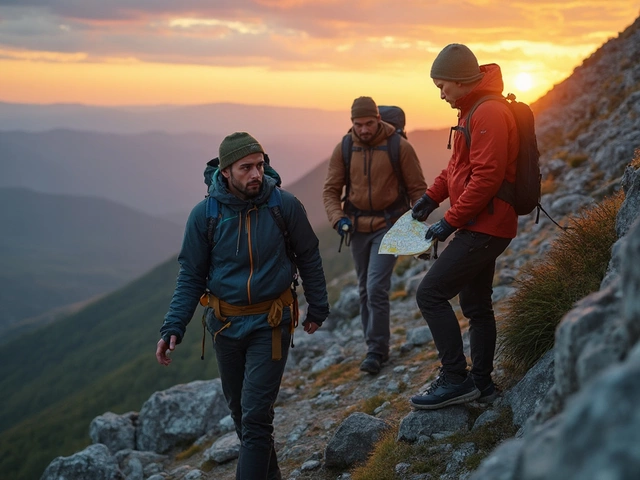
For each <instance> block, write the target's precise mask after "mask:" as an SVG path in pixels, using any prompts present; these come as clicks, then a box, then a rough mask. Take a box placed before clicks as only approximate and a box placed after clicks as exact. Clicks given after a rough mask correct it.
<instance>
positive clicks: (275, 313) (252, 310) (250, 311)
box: [200, 288, 299, 361]
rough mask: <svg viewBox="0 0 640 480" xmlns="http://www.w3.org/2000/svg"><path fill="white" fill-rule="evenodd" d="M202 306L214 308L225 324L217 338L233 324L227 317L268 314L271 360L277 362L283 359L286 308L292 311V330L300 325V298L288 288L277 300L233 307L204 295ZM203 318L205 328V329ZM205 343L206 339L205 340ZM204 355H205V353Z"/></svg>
mask: <svg viewBox="0 0 640 480" xmlns="http://www.w3.org/2000/svg"><path fill="white" fill-rule="evenodd" d="M200 305H202V306H203V307H210V308H213V311H214V312H215V315H216V318H217V319H218V320H220V321H221V322H223V323H224V326H223V327H222V328H221V329H220V330H218V331H217V332H216V333H215V334H214V341H215V336H216V335H217V334H218V333H220V332H221V331H222V330H224V329H225V328H228V327H229V326H231V322H230V321H227V317H239V316H243V315H260V314H263V313H268V314H269V315H268V316H267V322H269V326H270V327H271V328H272V330H271V359H272V360H274V361H276V360H280V359H281V358H282V342H281V339H282V336H281V332H280V329H279V328H276V327H278V326H279V325H280V322H281V321H282V313H283V311H284V308H285V307H289V309H290V311H291V327H290V328H291V330H292V331H293V329H294V328H295V327H296V326H297V324H298V314H299V312H298V298H297V296H296V295H295V294H294V293H293V290H292V289H291V288H287V289H286V290H285V291H284V292H282V294H281V295H280V296H279V297H278V298H276V299H275V300H266V301H264V302H260V303H254V304H252V305H232V304H230V303H227V302H225V301H224V300H220V299H219V298H218V297H216V296H215V295H212V294H211V293H208V292H207V293H204V294H203V295H202V296H201V297H200ZM204 326H205V325H204V318H203V327H204ZM203 342H204V339H203ZM203 355H204V353H203Z"/></svg>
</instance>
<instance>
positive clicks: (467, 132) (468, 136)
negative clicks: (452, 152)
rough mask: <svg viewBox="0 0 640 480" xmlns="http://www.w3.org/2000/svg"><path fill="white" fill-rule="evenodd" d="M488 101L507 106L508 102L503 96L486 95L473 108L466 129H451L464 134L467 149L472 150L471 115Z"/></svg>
mask: <svg viewBox="0 0 640 480" xmlns="http://www.w3.org/2000/svg"><path fill="white" fill-rule="evenodd" d="M487 100H497V101H499V102H502V103H504V104H505V105H507V103H506V102H507V100H506V99H505V98H504V97H503V96H502V95H485V96H484V97H481V98H480V99H479V100H478V101H477V102H476V103H475V104H474V105H473V107H471V110H470V111H469V114H468V115H467V122H466V124H465V126H464V127H451V129H452V130H458V131H461V132H462V133H463V134H464V139H465V141H466V142H467V148H471V115H473V113H474V112H475V111H476V109H477V108H478V107H479V106H480V105H481V104H482V103H484V102H486V101H487Z"/></svg>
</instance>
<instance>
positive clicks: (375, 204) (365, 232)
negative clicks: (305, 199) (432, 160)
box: [322, 97, 426, 375]
mask: <svg viewBox="0 0 640 480" xmlns="http://www.w3.org/2000/svg"><path fill="white" fill-rule="evenodd" d="M351 122H352V128H351V130H350V131H349V133H348V134H347V135H349V136H350V137H351V140H352V144H353V146H352V148H351V151H350V153H351V155H350V160H349V159H345V158H343V157H344V155H343V142H340V143H339V144H338V145H337V146H336V148H335V149H334V151H333V154H332V155H331V160H330V161H329V169H328V172H327V178H326V180H325V184H324V190H323V194H322V195H323V200H324V207H325V210H326V212H327V216H328V218H329V222H331V225H332V226H333V228H335V229H336V230H337V231H338V233H339V234H340V235H341V236H342V237H343V238H350V240H351V243H350V248H351V254H352V255H353V260H354V264H355V269H356V273H357V276H358V287H359V292H360V315H361V319H362V328H363V330H364V336H365V339H366V342H367V355H366V358H365V359H364V361H363V362H362V364H361V365H360V370H362V371H365V372H369V373H371V374H374V375H375V374H377V373H378V372H379V371H380V368H381V365H382V364H383V363H384V362H385V361H387V360H388V358H389V337H390V332H389V289H390V288H391V274H392V272H393V267H394V266H395V263H396V257H395V256H394V255H385V254H382V255H380V254H378V248H379V247H380V242H381V240H382V237H383V236H384V234H385V233H387V231H388V230H389V228H391V226H392V225H393V224H394V223H395V221H396V220H397V219H398V218H400V216H402V214H404V213H405V212H407V211H408V210H409V209H410V208H411V204H413V203H414V202H415V201H416V200H418V199H419V198H420V197H421V196H422V194H423V193H424V191H425V189H426V183H425V181H424V177H423V174H422V168H421V167H420V162H419V160H418V157H417V155H416V153H415V151H414V149H413V147H412V146H411V144H410V143H409V142H408V141H407V140H406V139H405V138H403V137H402V136H401V135H400V134H399V133H397V132H396V128H395V127H394V126H393V125H391V124H389V123H386V122H384V121H382V120H381V118H380V113H379V111H378V107H377V105H376V103H375V101H374V100H373V99H372V98H371V97H359V98H356V99H355V100H354V102H353V105H352V107H351ZM394 136H396V137H397V138H392V137H394ZM345 140H348V137H347V138H345ZM398 140H399V142H398ZM398 143H399V146H397V145H398ZM394 144H395V145H396V148H397V149H399V152H397V154H395V153H390V152H389V148H388V147H390V146H391V147H392V148H393V145H394ZM394 154H395V155H397V159H398V161H397V167H398V168H394V166H393V164H392V161H391V158H392V155H394ZM347 165H349V168H348V171H347ZM345 187H346V198H343V188H345Z"/></svg>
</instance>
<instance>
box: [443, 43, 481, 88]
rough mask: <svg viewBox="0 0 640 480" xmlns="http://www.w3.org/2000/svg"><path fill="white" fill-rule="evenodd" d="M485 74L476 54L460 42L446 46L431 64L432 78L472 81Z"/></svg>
mask: <svg viewBox="0 0 640 480" xmlns="http://www.w3.org/2000/svg"><path fill="white" fill-rule="evenodd" d="M483 76H484V73H482V72H481V71H480V67H479V66H478V59H477V58H476V56H475V55H474V54H473V52H472V51H471V50H469V47H467V46H466V45H461V44H459V43H452V44H450V45H447V46H446V47H444V48H443V49H442V51H441V52H440V53H439V54H438V56H437V57H436V59H435V60H434V61H433V65H432V66H431V78H437V79H440V80H450V81H453V82H459V83H472V82H475V81H476V80H480V79H481V78H482V77H483Z"/></svg>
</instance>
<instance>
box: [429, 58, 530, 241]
mask: <svg viewBox="0 0 640 480" xmlns="http://www.w3.org/2000/svg"><path fill="white" fill-rule="evenodd" d="M480 69H481V71H483V72H484V73H485V75H484V77H483V79H482V80H481V82H480V83H479V84H478V85H477V86H476V87H475V88H474V89H473V90H472V91H471V92H470V93H468V94H467V95H465V96H464V97H462V98H460V99H458V100H457V101H456V104H455V107H456V108H458V109H459V113H458V126H461V127H464V126H466V121H467V115H468V114H469V111H470V109H471V108H472V107H473V106H474V105H475V103H476V101H477V100H478V99H480V98H481V97H483V96H485V95H501V94H502V90H503V88H504V85H503V82H502V73H501V72H500V67H499V66H498V65H496V64H489V65H482V66H481V67H480ZM518 147H519V139H518V132H517V128H516V124H515V119H514V118H513V115H512V114H511V112H510V111H509V108H508V107H507V106H506V105H504V104H502V103H501V102H496V101H486V102H483V103H482V104H480V106H478V108H477V109H476V110H475V112H474V113H473V115H472V116H471V147H470V148H467V143H466V140H465V137H464V134H463V133H462V132H460V131H455V134H454V142H453V153H452V155H451V159H450V160H449V164H448V165H447V168H446V169H444V170H443V171H442V173H440V175H438V177H436V179H435V180H434V182H433V184H432V185H431V186H430V187H429V188H428V189H427V195H429V196H430V197H431V198H432V199H433V200H435V201H436V202H438V203H441V202H442V201H444V200H445V199H447V198H449V199H450V204H451V207H450V208H449V210H447V212H446V213H445V215H444V216H445V219H446V221H447V222H449V224H451V225H452V226H454V227H456V228H458V229H466V230H470V231H474V232H480V233H486V234H489V235H493V236H496V237H502V238H513V237H515V236H516V233H517V229H518V216H517V214H516V212H515V210H514V209H513V207H512V206H511V205H509V204H508V203H507V202H505V201H503V200H501V199H499V198H495V195H496V194H497V193H498V190H499V189H500V185H501V184H502V182H503V180H505V179H506V180H507V181H510V182H514V181H515V172H516V163H515V159H516V156H517V153H518ZM491 207H492V208H491Z"/></svg>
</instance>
